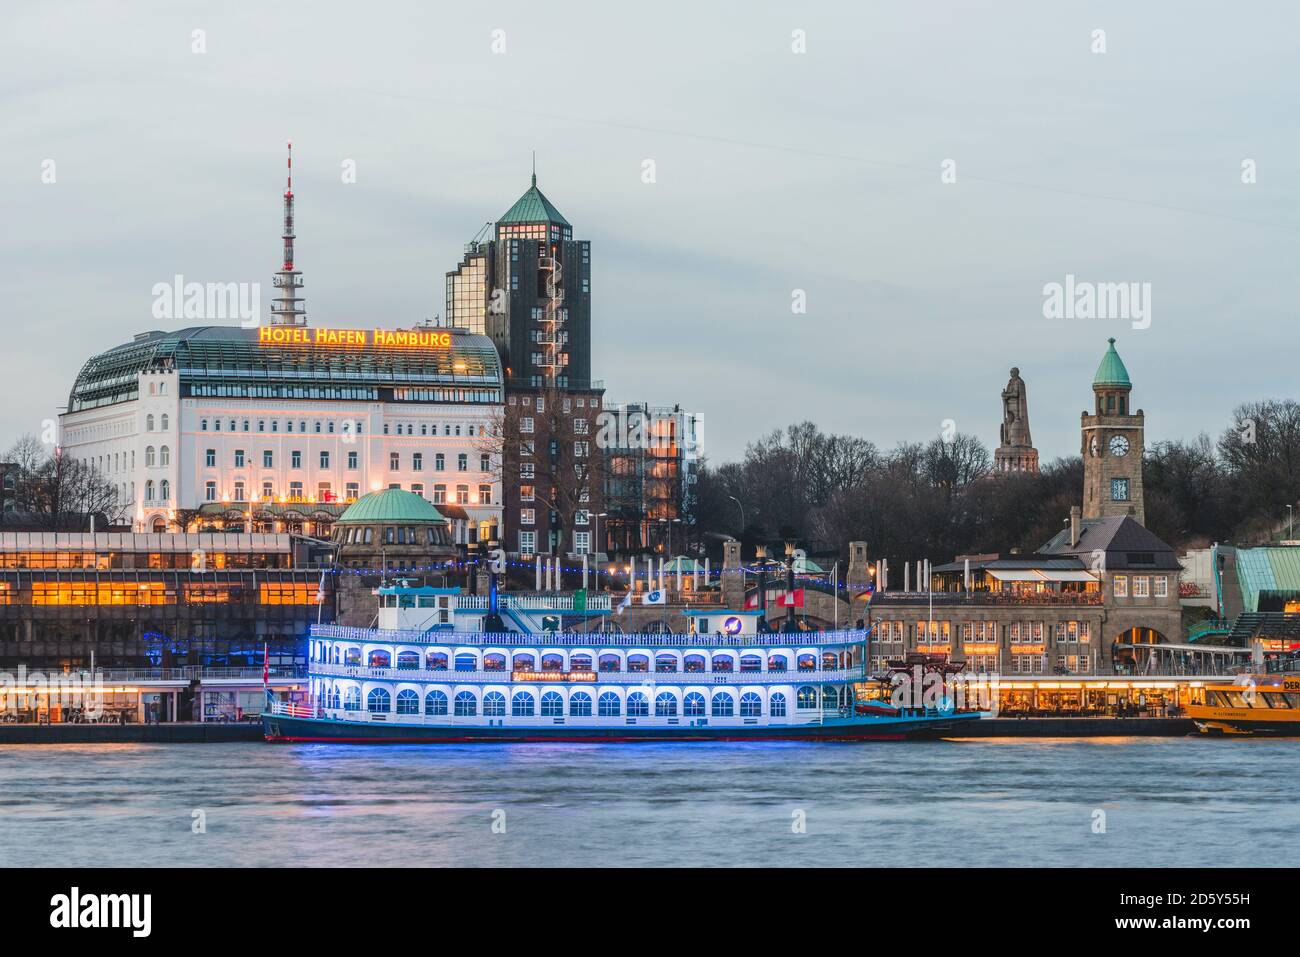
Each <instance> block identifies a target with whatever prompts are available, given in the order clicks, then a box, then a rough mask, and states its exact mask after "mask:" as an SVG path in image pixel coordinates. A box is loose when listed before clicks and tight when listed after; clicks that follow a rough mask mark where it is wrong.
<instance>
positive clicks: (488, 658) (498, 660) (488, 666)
mask: <svg viewBox="0 0 1300 957" xmlns="http://www.w3.org/2000/svg"><path fill="white" fill-rule="evenodd" d="M456 660H457V661H460V656H459V655H458V656H457V657H456ZM456 670H457V671H459V670H460V669H459V668H457V669H456ZM483 670H484V671H505V670H506V656H505V655H501V654H497V653H496V652H492V653H490V654H486V655H484V656H483Z"/></svg>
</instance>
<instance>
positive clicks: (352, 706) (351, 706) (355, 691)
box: [343, 652, 361, 711]
mask: <svg viewBox="0 0 1300 957" xmlns="http://www.w3.org/2000/svg"><path fill="white" fill-rule="evenodd" d="M358 654H360V652H358ZM343 710H344V711H360V710H361V689H360V688H349V689H348V690H347V691H346V692H345V693H344V695H343Z"/></svg>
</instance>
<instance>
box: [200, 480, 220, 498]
mask: <svg viewBox="0 0 1300 957" xmlns="http://www.w3.org/2000/svg"><path fill="white" fill-rule="evenodd" d="M203 498H204V500H205V501H208V502H215V501H216V500H217V483H216V482H206V483H204V485H203Z"/></svg>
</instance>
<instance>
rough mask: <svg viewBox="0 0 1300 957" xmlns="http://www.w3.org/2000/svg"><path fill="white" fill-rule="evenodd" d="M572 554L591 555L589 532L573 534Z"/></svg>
mask: <svg viewBox="0 0 1300 957" xmlns="http://www.w3.org/2000/svg"><path fill="white" fill-rule="evenodd" d="M573 552H574V554H575V555H589V554H591V532H574V533H573Z"/></svg>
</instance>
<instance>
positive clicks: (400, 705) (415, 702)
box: [397, 688, 420, 714]
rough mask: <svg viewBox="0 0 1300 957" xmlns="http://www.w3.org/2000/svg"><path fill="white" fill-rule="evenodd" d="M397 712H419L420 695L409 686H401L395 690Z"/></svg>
mask: <svg viewBox="0 0 1300 957" xmlns="http://www.w3.org/2000/svg"><path fill="white" fill-rule="evenodd" d="M397 713H398V714H419V713H420V696H419V695H418V694H416V693H415V692H414V691H412V690H411V689H410V688H403V689H402V690H401V691H399V692H397Z"/></svg>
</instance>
